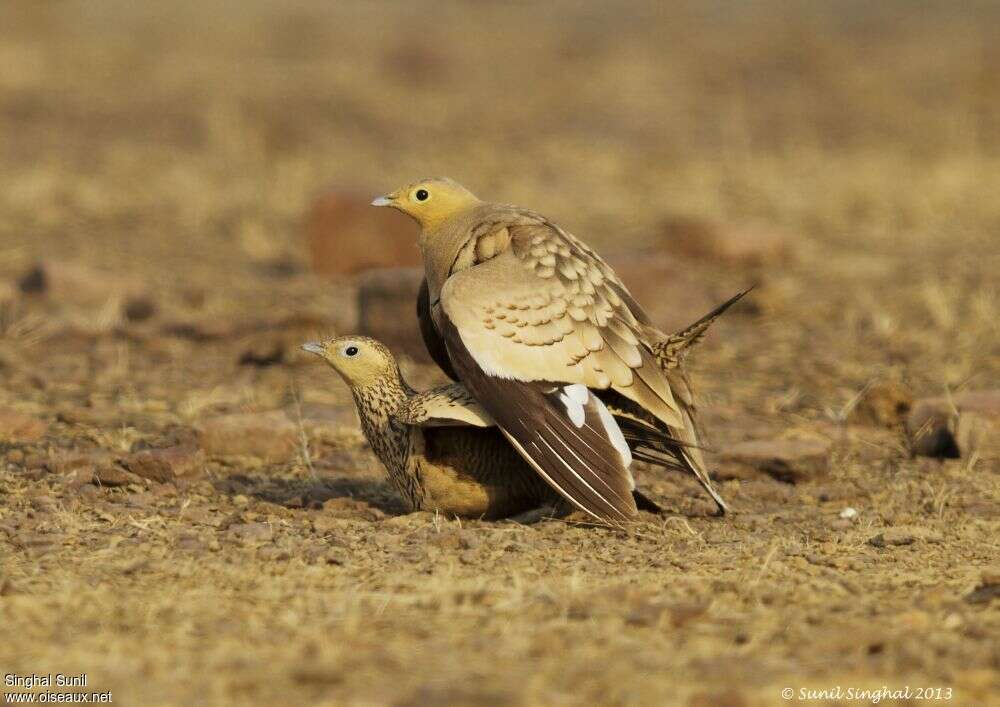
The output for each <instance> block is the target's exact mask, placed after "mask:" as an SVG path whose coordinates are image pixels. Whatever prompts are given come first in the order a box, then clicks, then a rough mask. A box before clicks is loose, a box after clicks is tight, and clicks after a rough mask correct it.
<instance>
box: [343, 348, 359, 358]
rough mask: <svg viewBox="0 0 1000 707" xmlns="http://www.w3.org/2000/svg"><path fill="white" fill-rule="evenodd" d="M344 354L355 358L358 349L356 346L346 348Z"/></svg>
mask: <svg viewBox="0 0 1000 707" xmlns="http://www.w3.org/2000/svg"><path fill="white" fill-rule="evenodd" d="M344 354H346V355H347V356H357V355H358V347H357V346H348V347H347V348H346V349H344Z"/></svg>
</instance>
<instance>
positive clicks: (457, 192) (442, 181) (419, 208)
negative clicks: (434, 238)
mask: <svg viewBox="0 0 1000 707" xmlns="http://www.w3.org/2000/svg"><path fill="white" fill-rule="evenodd" d="M478 203H479V199H477V198H476V196H475V194H473V193H472V192H470V191H469V190H468V189H466V188H465V187H463V186H462V185H461V184H459V183H458V182H454V181H452V180H451V179H448V178H447V177H435V178H432V179H422V180H420V181H419V182H414V183H413V184H410V185H409V186H405V187H403V188H402V189H397V190H396V191H394V192H392V193H391V194H386V195H385V196H380V197H378V198H377V199H375V201H373V202H372V206H390V207H392V208H394V209H399V210H400V211H402V212H403V213H404V214H406V215H407V216H409V217H411V218H412V219H414V220H415V221H416V222H417V223H419V224H420V226H421V228H424V229H433V228H435V227H436V226H438V225H439V224H441V223H442V222H443V221H445V220H447V219H448V218H449V217H450V216H452V215H454V214H456V213H459V212H461V211H464V210H465V209H468V208H470V207H472V206H474V205H476V204H478Z"/></svg>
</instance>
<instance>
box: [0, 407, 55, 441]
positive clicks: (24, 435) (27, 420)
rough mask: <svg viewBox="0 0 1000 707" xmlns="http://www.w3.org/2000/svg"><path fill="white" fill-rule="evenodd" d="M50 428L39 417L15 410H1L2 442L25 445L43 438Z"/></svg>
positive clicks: (0, 435)
mask: <svg viewBox="0 0 1000 707" xmlns="http://www.w3.org/2000/svg"><path fill="white" fill-rule="evenodd" d="M48 429H49V426H48V425H47V424H45V422H43V421H42V420H39V419H38V418H37V417H32V416H31V415H25V414H23V413H20V412H15V411H14V410H0V442H6V443H8V444H24V443H26V442H35V441H37V440H39V439H41V438H42V436H43V435H45V433H46V432H47V431H48Z"/></svg>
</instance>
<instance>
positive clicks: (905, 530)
mask: <svg viewBox="0 0 1000 707" xmlns="http://www.w3.org/2000/svg"><path fill="white" fill-rule="evenodd" d="M941 540H942V537H941V533H939V532H937V531H936V530H931V529H930V528H921V527H919V526H914V525H901V526H897V527H895V528H888V529H886V530H885V531H883V532H881V533H879V534H878V535H876V536H874V537H872V538H869V539H868V544H869V545H871V546H873V547H896V546H899V545H912V544H913V543H915V542H929V543H939V542H941Z"/></svg>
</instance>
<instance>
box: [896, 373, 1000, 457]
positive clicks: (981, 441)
mask: <svg viewBox="0 0 1000 707" xmlns="http://www.w3.org/2000/svg"><path fill="white" fill-rule="evenodd" d="M906 431H907V434H908V436H909V439H910V448H911V449H912V451H913V453H914V454H916V455H920V456H927V457H939V458H946V459H957V458H959V457H963V458H969V457H971V456H972V455H973V454H975V455H976V456H978V457H980V458H984V459H1000V390H981V391H970V392H966V393H960V394H958V395H954V396H952V397H951V398H950V399H949V398H944V397H941V398H924V399H922V400H919V401H917V402H916V403H915V404H914V406H913V409H912V410H911V412H910V414H909V416H908V417H907V419H906Z"/></svg>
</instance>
